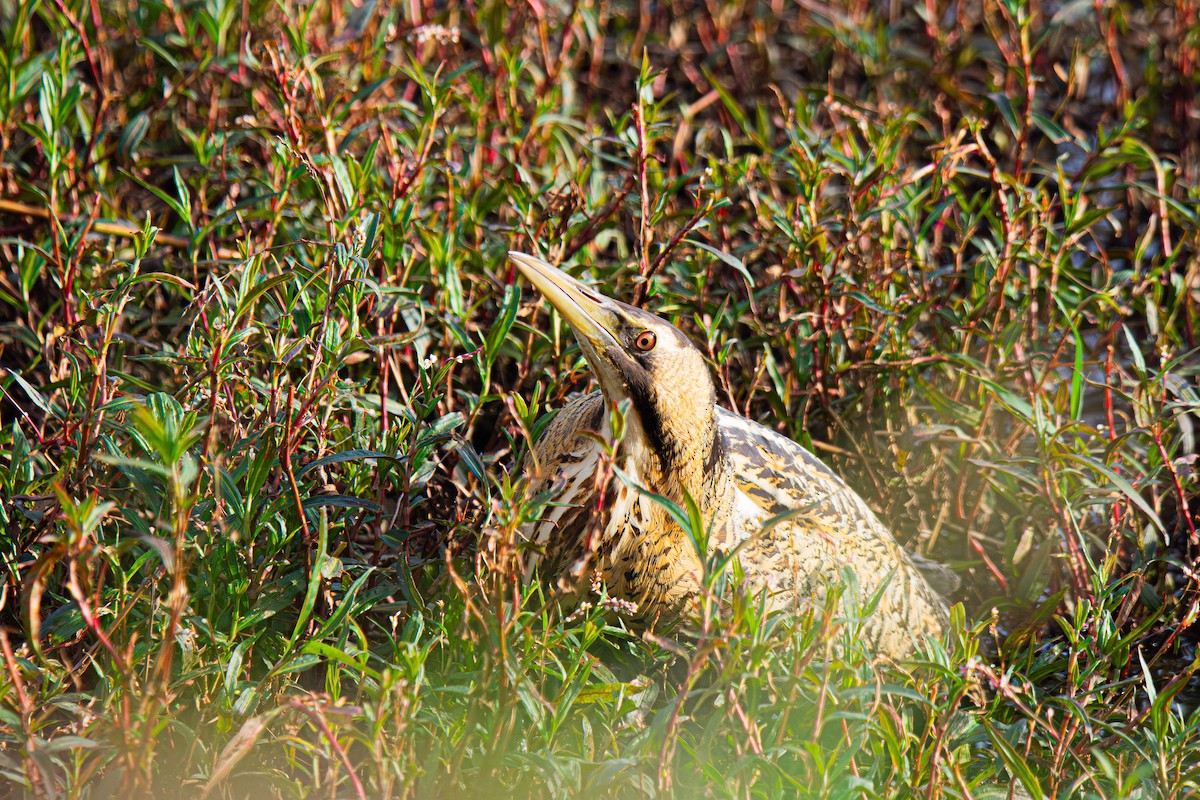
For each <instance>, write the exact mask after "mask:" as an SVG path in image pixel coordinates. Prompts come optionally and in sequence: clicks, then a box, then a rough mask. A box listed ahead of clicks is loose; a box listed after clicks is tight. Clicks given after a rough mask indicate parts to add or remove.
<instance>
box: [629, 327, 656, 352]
mask: <svg viewBox="0 0 1200 800" xmlns="http://www.w3.org/2000/svg"><path fill="white" fill-rule="evenodd" d="M656 344H658V337H657V336H655V335H654V331H642V332H641V333H639V334H638V335H637V338H636V339H634V340H633V346H634V347H636V348H637V349H638V350H641V351H642V352H643V353H645V352H648V351H650V350H653V349H654V345H656Z"/></svg>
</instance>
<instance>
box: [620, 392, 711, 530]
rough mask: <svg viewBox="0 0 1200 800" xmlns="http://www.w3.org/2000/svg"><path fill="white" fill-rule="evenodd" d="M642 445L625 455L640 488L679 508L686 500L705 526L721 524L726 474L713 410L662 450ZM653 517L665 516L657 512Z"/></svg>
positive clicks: (667, 443) (673, 438) (660, 511)
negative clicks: (693, 506)
mask: <svg viewBox="0 0 1200 800" xmlns="http://www.w3.org/2000/svg"><path fill="white" fill-rule="evenodd" d="M645 442H646V440H645V438H642V439H641V442H640V443H639V444H638V445H636V446H635V447H633V448H632V452H629V453H628V455H629V456H630V461H631V462H632V466H633V467H634V471H635V472H636V473H637V475H638V476H639V478H640V479H641V481H642V485H643V486H644V487H645V488H646V489H649V490H650V491H652V492H655V493H656V494H660V495H662V496H663V497H665V498H667V499H668V500H670V501H671V502H673V503H675V504H676V505H678V506H680V507H681V508H686V505H685V504H686V498H687V497H690V498H692V500H694V501H695V502H696V504H697V506H698V507H699V509H700V513H701V516H702V517H703V518H704V523H705V524H706V525H711V524H714V523H716V524H720V523H722V522H723V521H724V520H723V516H724V515H723V513H722V512H723V509H724V506H725V505H727V504H726V503H725V502H724V499H725V496H726V495H727V494H728V491H727V489H728V485H729V477H728V476H729V470H728V463H727V462H728V458H727V456H726V453H725V448H724V443H723V442H722V440H721V436H720V431H719V429H718V427H717V420H716V413H715V408H714V411H713V414H712V415H711V416H710V417H709V418H708V419H701V420H692V421H690V424H689V425H687V426H686V427H682V428H681V430H679V431H678V434H677V436H672V437H670V438H667V439H666V441H665V444H666V446H665V447H662V448H654V447H651V446H649V445H648V444H646V443H645ZM656 513H662V514H663V515H664V516H666V515H667V512H666V510H665V509H661V508H660V509H656ZM714 517H717V518H716V519H715V520H714ZM671 527H676V526H674V525H673V524H672V526H671ZM680 533H681V534H682V531H681V532H680Z"/></svg>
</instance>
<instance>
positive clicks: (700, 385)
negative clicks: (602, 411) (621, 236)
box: [508, 252, 716, 467]
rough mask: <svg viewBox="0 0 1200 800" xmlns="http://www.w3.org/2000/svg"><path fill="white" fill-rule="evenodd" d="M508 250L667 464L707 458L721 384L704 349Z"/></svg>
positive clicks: (657, 320)
mask: <svg viewBox="0 0 1200 800" xmlns="http://www.w3.org/2000/svg"><path fill="white" fill-rule="evenodd" d="M508 255H509V258H511V259H512V260H513V262H514V263H515V264H516V265H517V268H518V269H520V270H521V272H522V273H523V274H524V275H525V277H526V278H528V279H529V282H530V283H532V284H533V285H534V286H535V287H536V288H537V290H538V291H540V292H541V293H542V294H543V295H544V296H545V297H546V299H547V300H549V301H550V304H551V305H553V306H554V307H555V308H556V309H557V310H558V313H559V314H561V315H562V316H563V318H564V319H565V320H566V321H567V323H568V324H569V325H570V326H571V329H572V330H573V331H574V333H575V338H576V339H577V340H578V341H579V346H580V347H581V348H582V349H583V354H584V357H585V358H587V361H588V364H590V365H591V367H592V371H593V372H595V373H596V378H597V379H598V380H599V381H600V388H601V390H602V391H603V392H604V396H605V398H607V399H608V401H609V402H610V403H621V402H622V401H625V400H628V401H629V406H630V411H629V413H628V414H627V416H626V422H627V423H629V422H632V423H633V424H632V426H631V429H630V433H632V434H637V433H641V434H642V435H644V437H645V443H646V445H647V446H648V447H649V448H650V449H651V450H652V451H653V452H654V454H655V455H657V456H658V458H659V460H660V462H661V464H662V466H664V467H669V466H672V465H680V462H681V461H691V460H694V459H696V458H697V457H700V458H701V459H706V458H707V457H708V450H710V449H711V448H712V446H713V443H714V441H715V439H714V437H715V430H716V419H715V413H716V411H715V403H716V389H715V386H714V384H713V379H712V375H711V374H710V373H709V370H708V365H707V364H706V363H705V361H704V356H703V355H702V354H701V352H700V350H699V349H698V348H697V347H696V346H695V345H694V344H692V342H691V341H690V340H689V339H688V338H687V337H686V336H684V335H683V334H682V333H681V332H680V331H679V329H678V328H676V327H675V326H674V325H672V324H671V323H669V322H667V321H666V320H665V319H662V318H661V317H659V316H656V315H654V314H651V313H649V312H647V311H642V310H641V309H639V308H634V307H633V306H630V305H626V304H625V303H621V302H618V301H616V300H613V299H611V298H608V297H605V296H604V295H602V294H600V293H598V292H596V291H594V290H592V289H589V288H588V287H586V286H584V285H583V284H581V283H580V282H579V281H577V280H575V279H574V278H572V277H570V276H569V275H567V274H566V273H565V272H562V271H561V270H558V269H555V268H554V267H552V266H550V265H549V264H547V263H546V262H545V261H543V260H542V259H540V258H536V257H534V256H530V255H526V254H524V253H517V252H510V253H509V254H508ZM631 418H632V419H631Z"/></svg>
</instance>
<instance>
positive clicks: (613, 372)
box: [510, 253, 948, 657]
mask: <svg viewBox="0 0 1200 800" xmlns="http://www.w3.org/2000/svg"><path fill="white" fill-rule="evenodd" d="M510 256H511V258H512V259H513V261H514V262H515V263H516V264H517V266H518V267H519V268H520V270H521V272H522V273H524V274H525V276H526V277H528V278H529V280H530V281H531V282H532V283H533V284H534V286H535V287H537V288H538V289H539V290H540V291H541V292H542V293H543V294H544V295H545V296H546V298H547V299H548V300H549V301H550V303H551V304H552V305H553V306H554V307H555V308H556V309H557V310H558V311H559V313H560V314H562V315H563V317H564V318H565V319H566V321H567V322H568V323H569V324H570V325H571V328H572V330H573V331H574V333H575V337H576V339H577V340H578V341H579V344H580V347H581V348H582V349H583V353H584V356H585V357H586V358H587V360H588V363H589V364H590V365H591V367H592V369H593V371H594V372H595V373H596V377H597V379H598V380H599V382H600V391H597V392H593V393H592V394H589V395H586V396H584V397H581V398H579V399H577V400H575V401H574V402H572V403H570V404H568V405H567V406H566V408H564V409H562V411H560V412H559V413H558V415H557V416H556V417H555V418H554V419H553V420H552V421H551V423H550V425H549V426H548V427H547V428H546V431H545V432H544V433H543V434H542V436H541V438H540V439H539V440H538V442H537V444H536V446H535V448H534V454H533V458H532V459H531V462H532V463H531V464H530V470H531V472H532V474H533V477H534V479H535V481H536V482H538V483H539V488H545V487H547V486H557V487H558V490H559V495H558V498H557V500H558V503H557V504H556V505H555V506H553V507H551V508H550V509H549V510H548V511H547V513H546V514H545V515H544V516H543V518H542V519H541V520H539V521H538V522H537V523H535V524H534V525H532V526H531V527H530V529H529V530H528V531H527V532H526V535H527V538H528V539H529V540H530V542H531V543H532V545H533V547H531V557H530V564H531V568H532V567H536V568H538V569H539V570H540V573H541V575H542V576H543V577H544V578H546V577H549V578H558V579H559V580H561V581H565V582H566V583H567V584H569V585H571V586H579V585H581V584H582V585H583V586H586V585H587V583H588V581H589V577H590V576H591V575H592V574H593V573H594V572H598V573H599V576H600V578H601V580H602V581H603V583H604V585H605V587H606V589H607V590H608V592H609V594H610V595H612V596H613V597H617V598H621V599H624V600H628V601H631V602H633V603H636V604H637V607H638V612H637V621H639V622H641V623H643V624H647V625H651V624H655V623H661V622H663V621H670V620H675V619H678V618H679V617H680V616H682V615H686V614H687V613H689V611H690V610H691V609H690V606H691V604H693V603H694V601H695V599H696V597H697V595H698V593H699V586H700V583H699V581H700V578H701V576H702V574H703V568H702V565H701V562H700V558H699V556H698V555H697V553H696V548H695V547H694V545H693V544H692V541H691V539H690V538H689V537H688V536H687V534H686V532H685V531H684V530H683V528H681V527H680V526H679V525H678V524H677V523H676V522H675V521H674V520H673V519H672V517H671V516H670V514H669V513H668V511H667V510H666V508H664V507H663V505H662V504H661V503H658V502H656V501H655V500H653V499H652V498H649V497H647V496H646V495H645V494H643V493H642V492H639V491H638V490H637V489H634V488H631V487H630V486H629V485H628V483H627V482H625V481H621V480H618V479H617V478H615V477H609V478H607V479H606V477H605V473H606V467H607V466H615V467H616V468H617V469H619V470H621V471H622V472H623V473H624V474H625V475H626V476H627V477H628V479H629V481H630V482H632V483H633V484H634V485H636V486H639V487H642V488H643V489H646V490H649V491H651V492H654V493H656V494H659V495H662V496H664V497H666V498H668V499H670V500H672V501H674V502H675V503H677V504H680V505H682V504H683V503H684V497H685V493H686V494H687V495H688V496H691V497H692V498H694V499H695V500H696V502H697V504H698V506H699V509H700V511H701V514H702V516H703V518H704V522H705V523H706V524H707V525H710V526H711V531H712V533H711V535H710V540H709V545H710V548H719V549H722V550H726V551H728V550H729V549H731V548H734V547H739V551H738V553H739V559H740V561H741V564H742V568H743V569H744V570H745V574H746V579H747V582H748V584H749V588H750V589H751V591H752V592H754V593H755V594H756V595H757V594H758V593H760V592H766V595H767V598H768V604H769V606H770V607H771V608H774V609H781V610H792V609H799V608H803V607H804V606H805V605H807V604H810V603H814V602H816V603H820V602H822V601H823V599H824V597H825V595H826V592H827V591H828V589H829V588H830V586H831V585H834V584H836V583H838V582H840V581H842V579H843V574H842V573H843V571H844V570H847V569H848V570H849V571H850V572H852V573H853V575H854V577H855V581H856V582H857V585H858V592H857V594H858V598H859V602H863V601H865V600H866V599H867V598H869V597H871V596H872V595H873V594H874V593H875V592H876V591H878V590H879V589H880V588H881V587H884V585H885V583H886V587H885V588H884V589H883V593H882V597H881V599H880V602H879V605H878V607H877V608H876V610H875V612H874V614H873V615H872V616H871V617H870V618H869V619H868V620H867V622H866V624H865V628H864V630H865V635H866V636H867V638H868V641H869V643H870V644H871V645H872V646H873V647H874V648H876V649H877V650H878V651H879V652H880V653H884V654H887V655H891V656H897V657H900V656H904V655H906V654H908V653H910V652H911V651H912V648H913V644H914V642H915V641H916V639H917V638H919V637H920V636H921V635H922V634H930V635H934V636H937V635H939V634H940V633H941V632H942V631H943V629H944V628H945V626H946V623H947V619H948V615H947V610H946V604H945V601H944V600H943V599H942V598H941V597H940V596H939V595H938V594H937V592H935V591H934V590H933V589H932V588H930V586H929V584H928V583H926V581H925V579H924V577H922V575H921V573H920V571H919V570H918V569H917V568H916V567H915V566H914V565H913V562H912V560H911V559H910V558H909V556H908V554H907V553H906V552H905V551H904V549H903V548H902V547H901V546H900V545H899V544H897V542H896V540H895V539H894V538H893V537H892V535H891V534H890V533H889V532H888V530H887V529H886V528H885V527H884V526H883V524H882V523H880V521H879V520H878V519H877V518H876V516H875V514H874V513H873V512H872V511H871V509H870V507H868V506H867V504H866V503H865V502H864V501H863V500H862V498H860V497H859V496H858V495H857V494H855V493H854V491H853V490H851V489H850V488H849V487H848V486H847V485H846V484H845V483H844V482H843V481H842V479H841V478H839V477H838V476H837V475H836V474H834V473H833V472H832V471H831V470H830V469H829V468H828V467H826V466H825V465H824V464H823V463H822V462H821V461H820V460H818V459H817V458H815V457H814V456H812V455H811V454H810V453H809V452H808V451H806V450H805V449H804V448H803V447H801V446H800V445H798V444H796V443H795V442H792V441H791V440H789V439H787V438H785V437H783V436H780V435H779V434H778V433H775V432H774V431H772V430H770V429H768V428H765V427H763V426H761V425H759V424H757V423H755V422H752V421H751V420H748V419H745V418H743V417H741V416H738V415H737V414H734V413H732V412H730V411H727V410H725V409H723V408H720V407H718V406H717V405H716V392H715V387H714V384H713V380H712V376H711V374H710V373H709V370H708V366H707V364H706V363H705V361H704V358H703V356H702V355H701V353H700V351H699V350H698V349H697V348H696V346H695V345H693V344H692V343H691V342H690V341H689V340H688V339H687V337H685V336H684V335H683V334H682V333H680V331H679V330H678V329H677V328H675V327H674V326H673V325H671V324H670V323H668V322H666V321H665V320H663V319H661V318H659V317H657V316H655V315H653V314H650V313H648V312H645V311H642V310H640V309H637V308H634V307H632V306H628V305H625V304H624V303H619V302H617V301H615V300H611V299H609V298H607V297H604V296H603V295H600V294H598V293H596V292H594V291H592V290H591V289H589V288H587V287H585V286H584V285H582V284H580V283H579V282H577V281H575V280H574V279H572V278H570V277H569V276H567V275H566V274H565V273H563V272H561V271H559V270H557V269H555V268H553V267H551V266H550V265H549V264H547V263H546V262H544V261H542V260H541V259H537V258H534V257H532V256H528V255H524V254H522V253H511V254H510ZM617 407H621V408H624V409H625V414H624V424H625V431H624V436H623V438H622V439H621V441H620V443H619V445H618V447H617V450H616V459H615V464H612V465H609V464H608V463H607V462H606V461H605V459H604V455H603V449H602V447H601V444H600V441H611V440H612V437H613V425H612V420H613V414H612V410H611V409H613V408H617ZM598 438H599V440H600V441H597V439H598ZM601 492H603V493H604V496H603V498H601V496H600V493H601ZM781 515H782V516H781ZM769 520H770V521H772V522H773V524H768V525H766V526H765V528H764V524H763V523H765V522H767V521H769Z"/></svg>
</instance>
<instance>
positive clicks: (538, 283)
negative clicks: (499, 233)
mask: <svg viewBox="0 0 1200 800" xmlns="http://www.w3.org/2000/svg"><path fill="white" fill-rule="evenodd" d="M508 257H509V258H510V259H512V262H513V263H514V264H516V265H517V269H519V270H521V274H523V275H524V276H525V277H526V278H528V279H529V282H530V283H532V284H533V286H534V288H536V289H537V290H538V291H539V292H541V293H542V294H543V295H544V296H545V297H546V299H547V300H549V301H550V305H552V306H554V307H555V308H556V309H558V313H560V314H562V315H563V318H564V319H566V321H567V323H568V324H569V325H570V326H571V328H572V330H574V331H575V337H576V338H577V339H579V341H580V344H584V345H590V346H591V350H592V352H593V354H594V353H603V352H604V351H605V350H606V349H607V348H608V347H611V346H613V345H617V337H616V336H615V335H614V334H613V331H614V330H615V329H616V327H617V322H618V320H619V317H618V316H617V314H616V313H615V312H616V310H617V309H616V306H617V303H616V302H615V301H613V300H610V299H608V298H607V297H605V296H604V295H601V294H597V293H596V292H593V291H592V290H591V289H589V288H587V287H586V286H584V285H583V284H582V283H580V282H579V281H577V280H575V279H574V278H572V277H571V276H570V275H568V274H567V273H565V272H563V271H562V270H560V269H555V268H554V267H552V266H550V265H549V264H547V263H546V262H545V261H543V260H542V259H540V258H538V257H536V256H531V255H527V254H525V253H518V252H517V251H515V250H509V251H508ZM587 349H588V348H586V347H585V352H586V350H587ZM588 360H589V361H593V359H591V358H589V359H588ZM592 366H593V368H597V367H598V364H596V363H594V362H593V364H592Z"/></svg>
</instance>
